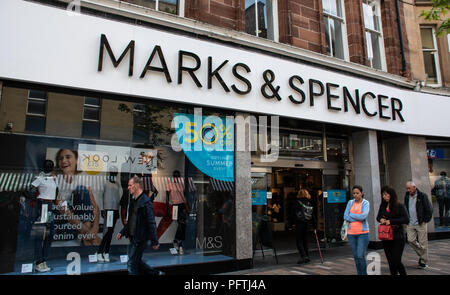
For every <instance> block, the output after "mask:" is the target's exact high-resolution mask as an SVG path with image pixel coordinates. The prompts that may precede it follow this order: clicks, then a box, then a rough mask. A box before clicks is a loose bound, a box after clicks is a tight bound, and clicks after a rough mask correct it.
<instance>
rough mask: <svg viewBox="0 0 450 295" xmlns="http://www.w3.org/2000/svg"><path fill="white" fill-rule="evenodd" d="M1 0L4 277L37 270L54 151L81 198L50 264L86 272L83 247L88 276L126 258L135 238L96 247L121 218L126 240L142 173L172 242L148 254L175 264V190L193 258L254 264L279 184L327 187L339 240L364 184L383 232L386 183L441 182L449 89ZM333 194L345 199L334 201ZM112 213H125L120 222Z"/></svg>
mask: <svg viewBox="0 0 450 295" xmlns="http://www.w3.org/2000/svg"><path fill="white" fill-rule="evenodd" d="M0 5H1V9H0V38H2V40H5V41H7V42H8V44H9V45H8V46H6V47H4V48H2V50H1V54H0V65H1V66H0V99H1V100H0V112H1V114H2V116H1V118H0V126H2V132H1V133H0V136H1V138H2V140H1V141H2V149H3V150H4V152H3V153H2V156H1V157H2V158H1V163H0V165H1V168H0V169H1V171H0V173H1V176H0V177H1V178H0V193H1V194H2V201H3V200H4V204H8V205H6V206H3V207H4V208H6V209H5V212H7V213H8V214H2V218H5V220H4V222H2V224H8V228H10V229H13V230H10V231H8V238H7V239H5V240H4V241H5V242H3V243H5V245H4V248H5V249H8V250H7V251H6V252H5V253H7V254H2V259H5V263H2V265H5V269H2V272H3V273H22V272H25V273H26V272H29V270H30V265H32V264H33V261H34V259H35V258H34V256H35V252H36V248H37V247H38V246H36V245H35V244H36V243H35V240H36V232H37V231H36V223H35V221H36V220H37V219H38V218H39V216H36V210H35V207H34V205H33V204H32V202H31V201H30V200H31V198H29V196H28V195H27V193H26V192H27V191H28V190H29V188H30V185H31V183H32V182H33V181H34V180H35V178H36V177H37V176H38V175H39V174H40V173H41V172H42V168H43V163H44V161H45V160H52V161H53V163H54V166H55V169H54V170H53V171H52V172H51V175H52V176H51V178H54V179H55V182H56V183H57V187H58V191H59V196H60V198H61V203H64V201H66V202H67V204H68V206H69V207H70V208H71V209H70V210H71V212H70V213H69V214H70V215H69V216H67V214H64V213H62V212H61V211H60V210H58V209H56V210H55V211H54V216H53V220H54V221H53V223H52V226H51V229H52V231H54V232H53V235H52V239H53V241H52V246H51V247H50V249H51V251H50V252H51V253H50V255H49V261H54V262H55V263H56V265H57V266H54V267H55V269H58V271H59V272H60V273H68V272H71V271H74V272H77V269H76V268H74V269H75V270H73V269H71V268H70V267H69V266H68V264H70V263H71V262H72V261H75V260H76V259H75V260H73V259H72V258H70V259H69V256H68V255H69V254H70V253H77V254H79V255H80V257H81V270H80V271H79V272H81V273H85V272H92V271H93V272H99V271H100V272H101V271H112V270H124V269H126V263H125V260H126V258H124V255H125V256H126V245H127V241H126V240H121V241H117V240H115V239H113V241H112V243H111V252H110V254H111V257H114V258H113V259H114V261H115V262H116V263H115V265H114V267H115V268H112V269H108V268H105V267H98V263H97V262H95V258H94V257H92V255H93V254H94V253H95V252H97V251H98V249H97V248H98V246H99V244H100V243H101V240H102V238H103V237H104V235H105V232H106V231H107V229H108V228H110V227H111V225H112V224H115V226H112V227H113V228H114V235H113V236H115V234H116V233H117V232H118V231H119V230H120V229H121V228H122V225H123V222H124V220H126V216H122V214H121V213H122V209H123V208H126V201H123V200H122V198H123V199H126V198H127V197H128V194H127V190H126V185H127V181H128V179H129V178H130V177H131V176H133V175H134V174H137V175H140V176H142V178H143V180H144V190H145V191H146V192H148V193H149V194H150V193H153V194H155V192H157V194H155V195H156V197H155V199H154V208H155V215H156V221H157V231H158V238H159V240H160V243H161V244H162V245H163V246H164V247H163V248H162V249H161V251H160V252H159V253H158V252H157V251H150V250H149V251H148V253H147V254H148V255H149V256H148V259H149V261H151V262H152V263H155V265H156V266H163V267H167V266H173V265H179V264H183V263H188V262H187V261H188V260H186V261H185V262H182V261H181V262H180V259H178V258H179V257H180V255H179V254H171V252H170V250H169V249H170V248H172V242H173V240H174V238H175V233H176V231H177V227H178V226H179V222H177V221H175V220H174V219H173V214H174V213H172V210H173V209H172V207H173V206H171V201H170V193H166V192H167V191H170V190H171V188H172V187H177V189H178V190H179V191H183V192H184V196H185V198H186V200H187V202H188V204H189V207H190V212H189V214H188V216H187V220H186V239H185V241H184V245H185V247H186V252H187V254H188V255H189V256H185V257H189V258H190V259H192V261H191V262H190V263H193V264H202V263H204V264H206V263H209V262H220V261H235V262H242V263H241V265H247V266H249V265H250V264H251V259H252V256H253V240H252V214H251V213H252V211H256V208H255V207H253V208H252V202H253V200H252V199H253V198H252V197H251V196H254V195H255V196H256V194H259V193H261V196H263V197H262V199H263V201H262V203H253V204H254V205H259V206H267V205H268V202H267V199H268V198H269V199H270V195H271V196H272V198H273V197H274V195H275V194H278V197H280V198H282V199H286V198H287V195H288V193H289V192H292V191H295V190H297V189H298V186H299V185H300V184H301V185H310V186H311V189H313V190H315V191H318V190H320V191H322V192H327V194H326V195H325V196H326V197H325V196H324V195H322V199H321V200H322V201H318V203H317V204H318V207H319V209H318V210H319V211H320V212H322V226H323V228H322V230H323V231H324V233H325V234H327V235H328V236H331V237H334V236H333V235H334V234H335V233H336V230H335V229H336V228H338V227H339V226H340V222H341V221H340V218H341V216H340V214H341V213H342V212H341V211H342V208H341V207H342V204H344V205H345V202H346V201H347V200H348V198H349V197H350V193H349V190H350V187H351V186H352V185H353V184H360V185H362V186H363V187H364V188H365V190H366V196H367V198H368V199H369V201H370V202H371V215H370V221H369V224H370V228H371V240H372V241H376V240H377V237H376V234H375V232H376V231H375V226H376V220H375V217H376V212H377V210H378V206H379V204H380V200H381V197H380V188H381V184H391V185H392V186H394V188H395V189H396V190H397V191H398V192H401V194H402V193H403V192H404V185H405V184H406V181H408V180H414V181H415V182H416V184H417V185H418V187H419V188H420V189H421V190H423V191H425V192H426V193H428V194H429V195H430V193H431V188H432V187H431V184H432V182H430V175H429V168H428V167H429V162H428V159H427V149H428V150H431V149H432V148H433V147H432V146H431V145H432V140H433V139H440V143H439V144H440V145H445V144H446V142H447V141H448V140H449V138H450V132H449V129H448V127H447V126H448V125H449V123H450V118H449V117H448V116H446V110H448V109H449V108H450V100H449V99H448V97H447V96H445V95H442V94H441V95H438V94H430V93H424V92H418V91H414V86H415V85H414V84H413V83H410V82H409V81H407V80H406V79H403V78H398V77H394V76H392V75H388V74H383V73H380V72H378V71H376V70H368V69H367V68H365V67H363V66H357V65H351V66H350V65H348V64H346V63H345V62H340V61H334V60H331V59H330V61H331V62H330V63H325V62H320V58H321V57H320V56H318V55H317V56H316V55H311V54H306V53H304V52H302V51H298V50H294V49H292V48H289V47H288V46H281V45H279V46H275V45H274V46H273V47H272V48H271V47H270V46H269V45H267V43H265V44H264V45H263V46H260V47H256V46H254V44H252V43H251V42H249V43H248V44H242V43H245V42H244V41H245V40H244V41H243V39H239V38H238V37H236V38H234V37H233V36H224V35H220V36H219V35H218V36H214V34H212V33H211V32H210V33H211V34H200V30H199V31H193V32H192V31H190V30H188V29H186V28H184V29H183V28H179V27H176V26H175V25H174V26H173V27H170V26H169V25H168V23H169V22H167V23H166V26H164V25H161V24H152V23H150V22H144V21H141V20H139V21H137V19H133V18H131V17H124V18H117V19H116V18H114V17H111V16H108V17H106V18H105V17H103V16H102V15H101V14H98V15H95V14H94V13H81V14H71V13H69V12H68V11H66V10H65V9H62V8H61V7H56V6H52V5H42V4H40V3H34V2H27V1H11V0H6V1H2V3H1V4H0ZM90 12H92V11H90ZM136 17H137V16H136ZM197 34H198V35H197ZM236 39H239V42H237V41H236ZM235 41H236V42H235ZM64 153H65V154H68V155H69V157H72V158H73V162H71V164H67V163H65V162H64V157H63V156H62V155H63V154H64ZM444 158H445V157H444ZM444 158H443V159H442V160H443V161H444ZM70 165H73V167H72V168H73V170H72V172H66V171H68V169H67V168H70V167H68V166H70ZM175 171H178V172H179V176H176V174H174V172H175ZM430 172H431V171H430ZM68 176H70V177H68ZM68 179H70V180H69V181H68ZM261 179H262V180H261ZM109 182H110V183H115V184H116V185H117V186H118V187H119V191H120V192H121V193H120V199H121V200H119V202H115V207H114V208H109V207H108V206H109V205H106V204H110V203H111V202H110V197H108V196H105V186H106V185H107V184H109ZM333 193H336V194H338V195H340V194H342V196H341V195H340V196H341V197H336V199H334V200H333V201H331V199H332V197H335V196H336V195H332V194H333ZM401 194H400V195H401ZM264 195H265V196H266V197H265V201H264ZM268 195H269V197H268ZM258 196H259V195H258ZM324 198H329V199H328V200H326V202H325V201H324V200H323V199H324ZM166 199H169V202H168V205H167V202H166ZM269 203H270V202H269ZM325 203H326V206H324V204H325ZM321 204H322V205H321ZM331 204H332V205H331ZM270 205H272V204H270ZM320 206H322V207H320ZM330 208H331V209H330ZM262 210H263V211H264V210H267V208H263V209H262ZM58 211H59V212H58ZM109 211H119V216H120V217H118V218H117V221H116V222H114V221H113V222H112V223H111V219H112V220H114V215H113V214H112V215H111V214H109V213H108V212H109ZM2 212H3V211H2ZM330 212H333V213H334V214H332V216H333V217H332V218H331V217H329V218H328V219H327V218H326V216H330V214H331V213H330ZM102 213H103V215H102ZM108 214H109V215H108ZM108 216H111V217H108ZM280 218H281V219H280ZM74 219H77V220H81V221H82V224H86V225H87V226H88V227H89V229H88V230H81V229H80V228H79V227H78V226H79V225H80V223H73V222H71V220H74ZM278 219H280V220H279V221H280V222H279V223H284V217H282V216H279V217H278ZM331 220H332V221H331ZM327 223H329V225H327ZM285 226H286V224H283V225H278V227H280V228H284V227H285ZM276 228H277V225H274V229H276ZM333 229H334V230H333ZM429 230H430V231H431V232H433V231H434V224H432V223H430V225H429ZM8 251H9V252H8ZM77 254H73V255H75V256H76V255H77ZM185 255H186V254H185ZM6 257H7V258H8V259H9V260H8V261H6V260H7V258H6ZM71 257H72V256H71ZM52 259H53V260H52ZM236 265H237V264H236ZM94 266H95V267H94ZM31 268H32V267H31Z"/></svg>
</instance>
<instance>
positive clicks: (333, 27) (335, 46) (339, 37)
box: [323, 0, 345, 59]
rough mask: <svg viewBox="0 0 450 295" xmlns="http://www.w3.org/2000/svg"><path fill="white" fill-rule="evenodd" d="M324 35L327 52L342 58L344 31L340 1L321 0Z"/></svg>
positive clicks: (343, 56) (343, 55)
mask: <svg viewBox="0 0 450 295" xmlns="http://www.w3.org/2000/svg"><path fill="white" fill-rule="evenodd" d="M323 7H324V8H323V9H324V22H325V25H324V27H325V37H326V42H327V48H326V50H327V53H328V54H329V55H331V56H334V57H337V58H341V59H344V58H345V54H344V46H345V44H344V41H343V40H344V39H343V38H344V32H343V26H344V23H343V21H344V20H343V19H342V12H341V2H340V1H337V0H323Z"/></svg>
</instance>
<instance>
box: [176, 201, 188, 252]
mask: <svg viewBox="0 0 450 295" xmlns="http://www.w3.org/2000/svg"><path fill="white" fill-rule="evenodd" d="M174 206H178V218H177V223H178V227H177V232H176V233H175V240H176V241H177V242H178V243H179V246H183V243H182V242H183V241H184V240H185V239H186V218H187V212H186V205H185V204H184V203H181V204H175V205H174Z"/></svg>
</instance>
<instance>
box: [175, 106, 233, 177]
mask: <svg viewBox="0 0 450 295" xmlns="http://www.w3.org/2000/svg"><path fill="white" fill-rule="evenodd" d="M174 123H175V132H176V135H177V138H178V142H179V144H180V146H181V148H182V149H183V152H184V153H185V155H186V156H187V157H188V159H189V160H190V161H191V163H192V164H194V165H195V167H197V168H198V169H199V170H200V171H202V172H203V173H205V174H206V175H208V176H210V177H213V178H215V179H218V180H222V181H234V119H233V118H232V117H226V118H220V117H217V116H208V117H205V116H199V115H194V114H181V113H175V115H174Z"/></svg>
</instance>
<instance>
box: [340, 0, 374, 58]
mask: <svg viewBox="0 0 450 295" xmlns="http://www.w3.org/2000/svg"><path fill="white" fill-rule="evenodd" d="M344 5H345V17H346V22H347V39H348V52H349V58H350V61H351V62H354V63H357V64H361V65H369V61H368V59H367V53H366V49H365V44H366V43H365V35H364V20H363V11H362V4H361V0H346V1H345V3H344Z"/></svg>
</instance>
